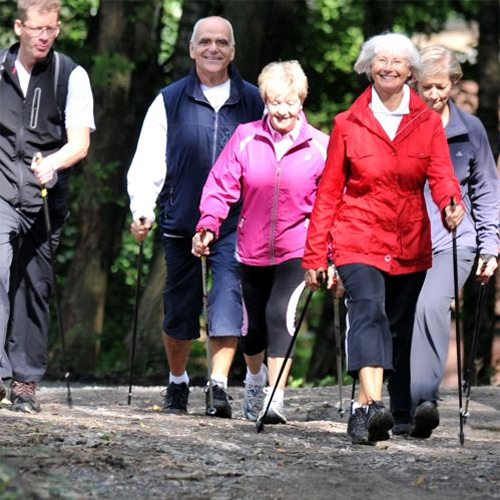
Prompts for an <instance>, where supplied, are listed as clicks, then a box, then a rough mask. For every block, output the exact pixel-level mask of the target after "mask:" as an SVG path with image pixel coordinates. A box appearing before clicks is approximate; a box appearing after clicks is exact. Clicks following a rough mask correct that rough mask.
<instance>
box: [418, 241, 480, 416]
mask: <svg viewBox="0 0 500 500" xmlns="http://www.w3.org/2000/svg"><path fill="white" fill-rule="evenodd" d="M457 253H458V281H459V283H458V286H459V287H462V286H463V284H464V283H465V281H466V280H467V278H468V276H469V274H470V272H471V269H472V266H473V264H474V259H475V255H476V252H475V250H474V249H470V248H459V249H458V252H457ZM453 299H454V283H453V256H452V252H451V250H450V251H449V252H443V253H440V254H437V255H433V265H432V268H431V269H429V271H427V276H426V278H425V282H424V286H423V287H422V291H421V292H420V296H419V299H418V302H417V310H416V313H415V323H414V326H413V340H412V346H411V362H410V366H411V394H412V401H413V407H415V406H417V405H418V404H419V403H420V402H423V401H436V400H437V399H438V388H439V384H440V383H441V380H442V378H443V374H444V368H445V364H446V358H447V356H448V344H449V340H450V325H451V310H450V306H451V302H452V300H453Z"/></svg>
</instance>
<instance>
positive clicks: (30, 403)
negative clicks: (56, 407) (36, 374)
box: [10, 380, 42, 413]
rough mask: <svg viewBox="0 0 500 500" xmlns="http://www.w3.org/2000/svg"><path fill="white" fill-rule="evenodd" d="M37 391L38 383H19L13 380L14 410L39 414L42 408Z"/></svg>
mask: <svg viewBox="0 0 500 500" xmlns="http://www.w3.org/2000/svg"><path fill="white" fill-rule="evenodd" d="M37 389H38V386H37V384H36V382H19V381H18V380H13V381H12V382H11V384H10V400H11V402H12V409H13V410H15V411H22V412H24V413H39V412H40V411H41V409H42V408H41V407H40V403H39V402H38V399H37V397H36V391H37Z"/></svg>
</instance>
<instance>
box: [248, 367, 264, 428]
mask: <svg viewBox="0 0 500 500" xmlns="http://www.w3.org/2000/svg"><path fill="white" fill-rule="evenodd" d="M262 366H263V367H264V370H265V372H266V377H265V379H264V382H263V384H262V385H257V384H250V383H249V382H247V381H246V380H245V382H244V383H245V400H244V401H243V415H245V418H246V419H247V420H252V421H254V422H255V421H256V420H257V417H258V416H259V414H260V412H261V411H262V406H263V404H264V387H265V386H266V383H267V366H266V365H262Z"/></svg>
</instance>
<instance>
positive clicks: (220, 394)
mask: <svg viewBox="0 0 500 500" xmlns="http://www.w3.org/2000/svg"><path fill="white" fill-rule="evenodd" d="M212 393H213V408H210V393H209V387H208V384H207V386H206V387H205V403H206V410H205V413H206V414H207V415H210V416H211V417H220V418H231V416H232V413H233V412H232V409H231V404H230V403H229V400H231V399H232V398H231V396H229V395H228V394H227V392H226V391H225V390H224V388H223V387H221V386H220V385H217V384H212Z"/></svg>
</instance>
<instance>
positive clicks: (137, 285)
mask: <svg viewBox="0 0 500 500" xmlns="http://www.w3.org/2000/svg"><path fill="white" fill-rule="evenodd" d="M139 220H140V221H141V223H144V221H145V220H146V219H145V218H144V217H141V218H140V219H139ZM143 255H144V241H140V242H139V253H138V254H137V279H136V282H135V299H134V322H133V327H132V347H131V349H130V367H129V381H128V398H127V404H128V405H129V406H130V401H131V400H132V382H133V380H134V359H135V346H136V343H137V319H138V316H139V295H140V289H141V278H142V257H143Z"/></svg>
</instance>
